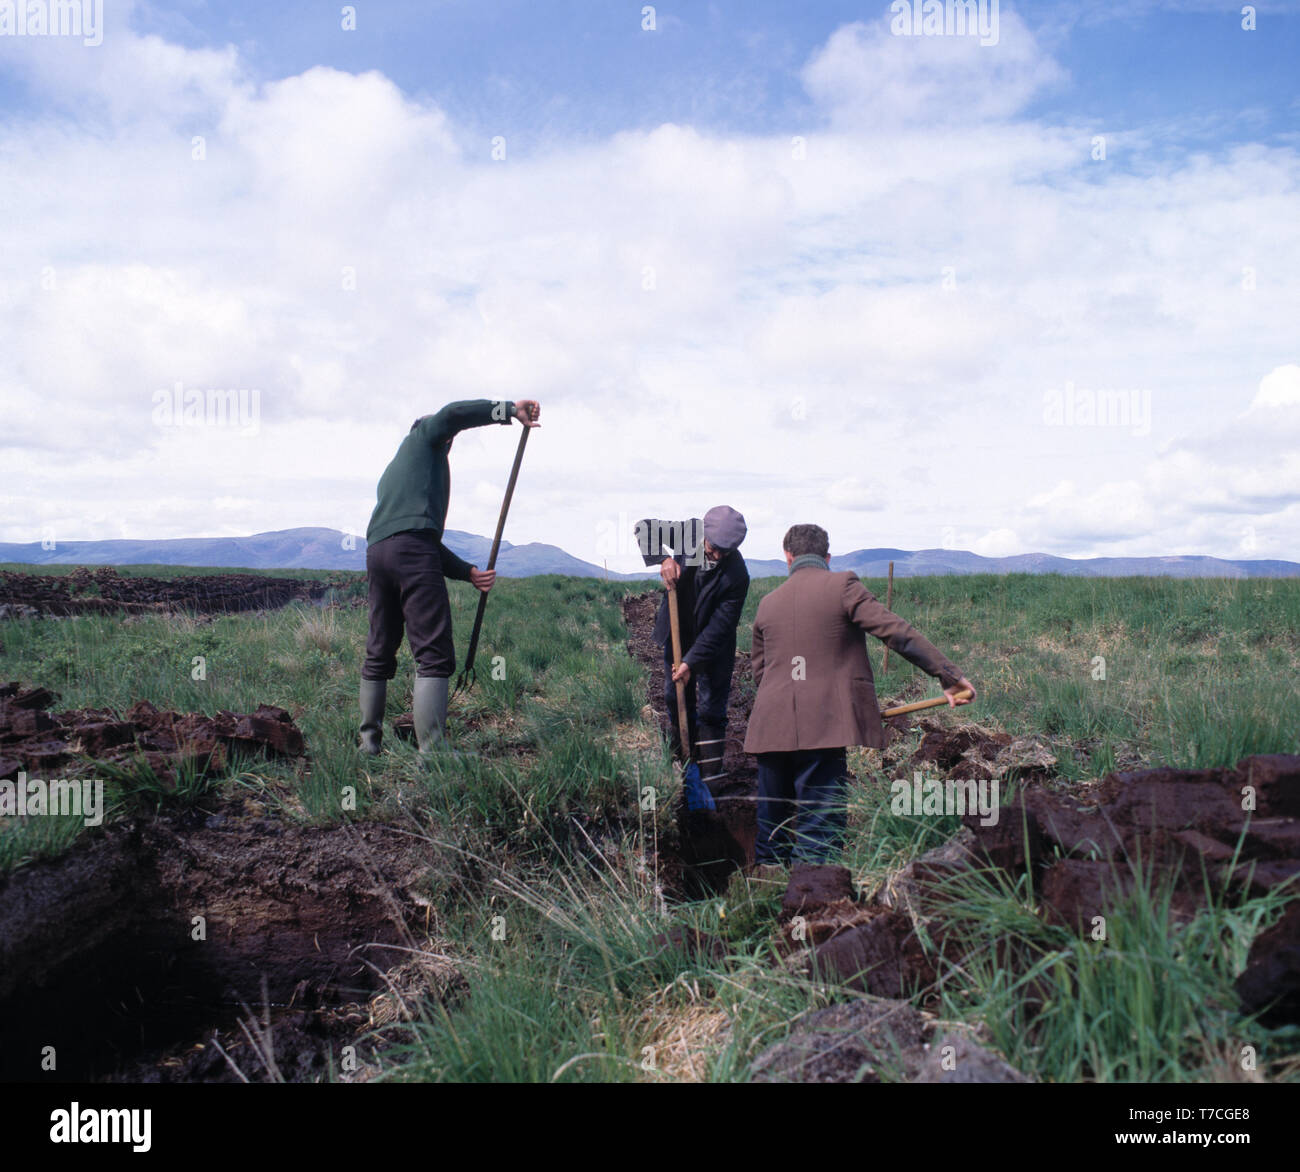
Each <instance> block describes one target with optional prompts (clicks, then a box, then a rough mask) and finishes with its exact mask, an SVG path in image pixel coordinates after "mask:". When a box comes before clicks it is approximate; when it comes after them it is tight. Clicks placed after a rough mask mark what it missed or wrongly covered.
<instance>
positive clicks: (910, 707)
mask: <svg viewBox="0 0 1300 1172" xmlns="http://www.w3.org/2000/svg"><path fill="white" fill-rule="evenodd" d="M969 695H970V693H969V692H968V691H966V689H965V688H963V689H962V690H961V691H960V692H958V693H957V695H956V696H955V697H954V699H957V700H964V699H965V698H966V697H967V696H969ZM947 703H948V697H947V696H936V697H935V698H934V699H933V700H918V701H917V702H916V703H915V704H900V705H899V706H898V707H897V708H886V709H885V710H884V712H882V713H881V714H880V715H881V716H902V715H903V713H904V712H919V711H920V710H921V709H922V708H938V707H939V705H940V704H947Z"/></svg>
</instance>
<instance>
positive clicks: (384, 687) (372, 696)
mask: <svg viewBox="0 0 1300 1172" xmlns="http://www.w3.org/2000/svg"><path fill="white" fill-rule="evenodd" d="M387 698H388V681H387V680H362V681H361V751H362V752H363V753H365V754H367V755H369V756H371V757H373V756H376V755H377V754H378V753H379V749H380V746H381V744H382V743H383V739H384V701H385V700H386V699H387Z"/></svg>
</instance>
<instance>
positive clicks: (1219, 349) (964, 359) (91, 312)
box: [0, 0, 1300, 569]
mask: <svg viewBox="0 0 1300 1172" xmlns="http://www.w3.org/2000/svg"><path fill="white" fill-rule="evenodd" d="M105 6H106V19H105V26H106V27H105V37H104V43H103V45H101V46H98V47H85V46H81V45H79V44H75V43H71V42H69V41H67V40H66V39H63V40H60V39H58V38H26V39H24V38H20V37H4V36H0V185H2V187H0V189H2V190H4V191H5V192H6V193H7V200H6V203H7V205H8V206H7V209H6V213H7V214H6V215H5V216H4V217H3V218H2V219H0V256H3V257H4V258H5V259H4V261H3V262H0V304H2V305H3V306H4V307H5V311H6V312H5V315H4V317H3V319H0V353H2V354H4V355H5V357H4V358H0V404H2V405H3V407H4V408H5V415H6V417H7V419H8V421H9V424H10V426H9V427H8V428H7V429H6V430H7V432H8V434H7V436H0V456H2V457H3V458H5V459H6V460H7V461H8V462H9V463H10V466H11V467H16V468H18V469H20V470H21V471H22V472H23V475H22V476H21V477H20V478H19V479H18V480H17V482H16V483H15V482H12V481H11V483H10V485H9V486H7V488H6V490H5V491H7V492H8V494H9V495H8V496H6V497H0V540H10V541H24V540H36V539H39V538H40V537H42V536H44V535H46V534H53V535H55V536H56V537H58V536H61V537H62V538H64V539H75V538H88V537H113V536H132V537H150V536H153V537H167V536H181V535H221V534H237V533H244V532H251V531H255V530H260V529H267V528H281V527H288V526H292V525H299V524H322V525H331V526H333V527H336V528H340V529H346V530H353V531H363V530H364V527H365V522H366V519H367V517H368V513H369V508H370V505H371V503H372V502H373V492H374V482H375V480H376V479H377V478H378V474H379V472H380V471H381V470H382V468H383V465H384V463H385V462H386V460H387V457H388V455H389V454H391V449H392V447H393V446H394V445H395V443H396V441H397V439H400V437H401V435H402V434H404V431H405V428H406V426H408V425H409V419H410V418H412V417H414V415H416V414H424V413H427V412H429V411H431V410H435V409H436V408H437V406H439V405H440V404H441V402H443V401H446V400H447V399H450V398H460V397H477V396H479V395H482V396H485V397H494V396H496V395H502V396H515V397H520V396H523V395H525V394H528V395H532V396H535V397H537V398H540V399H541V400H542V401H543V404H544V409H545V410H546V425H545V427H544V433H545V436H546V439H545V440H544V441H543V443H541V444H537V445H533V446H532V447H530V453H529V460H530V467H529V469H528V473H529V474H530V476H531V483H529V482H528V481H529V478H528V477H526V478H525V485H524V486H522V489H523V497H522V500H521V502H520V507H519V508H518V510H517V512H516V513H515V514H512V533H511V534H509V536H510V537H511V538H512V539H513V540H517V541H525V540H539V541H549V542H553V543H555V544H558V545H562V546H564V547H565V548H566V549H569V550H570V551H571V552H573V553H575V554H577V555H578V556H581V557H584V558H587V559H589V560H594V561H600V560H608V561H609V563H610V565H611V567H612V568H619V569H630V568H633V567H634V566H635V564H636V558H635V556H634V553H633V551H632V550H631V548H630V537H628V538H626V539H625V538H624V536H623V535H622V534H623V529H624V528H625V527H626V526H625V524H624V522H625V520H627V519H631V520H635V519H636V518H637V517H639V516H642V515H644V514H645V513H647V512H654V513H658V514H661V515H667V514H672V513H681V514H683V515H686V514H695V515H698V514H699V513H702V512H703V511H704V510H705V509H707V508H708V507H709V506H710V505H712V504H716V503H720V502H722V501H725V502H726V503H732V504H734V505H736V507H738V508H741V510H742V511H743V512H745V513H746V515H747V516H748V517H749V518H750V520H751V531H752V534H753V537H752V538H751V543H752V544H753V546H754V548H753V549H752V550H750V551H749V552H751V553H752V554H753V556H759V557H761V556H775V554H776V551H777V548H778V547H779V539H780V535H781V533H782V532H783V531H784V529H785V527H786V526H787V525H788V524H791V523H794V522H795V521H799V520H819V521H821V522H822V523H824V524H826V525H827V527H828V528H829V529H830V530H831V533H832V540H833V542H835V543H836V545H837V547H838V548H840V549H848V548H854V547H860V546H868V545H896V546H901V547H906V548H927V547H934V546H938V545H956V546H959V547H962V548H973V549H976V550H977V551H978V552H983V553H989V554H1000V553H1015V552H1028V551H1030V550H1036V549H1037V550H1045V551H1048V552H1053V553H1060V554H1065V555H1072V556H1087V555H1105V554H1135V555H1136V554H1163V553H1209V554H1216V555H1219V556H1225V557H1287V558H1293V559H1297V560H1300V465H1298V464H1297V460H1298V459H1300V457H1297V455H1296V452H1297V450H1300V442H1298V441H1300V353H1297V351H1298V350H1300V331H1297V330H1296V329H1295V326H1294V320H1295V313H1294V307H1295V305H1296V304H1300V215H1297V212H1300V196H1298V188H1297V185H1298V183H1300V136H1298V134H1297V131H1298V129H1300V82H1298V81H1297V77H1298V76H1300V70H1297V69H1296V67H1295V66H1296V62H1297V59H1300V52H1298V50H1300V3H1286V4H1280V3H1273V4H1267V3H1265V4H1259V5H1256V6H1255V7H1256V9H1257V15H1256V21H1257V28H1256V29H1255V30H1254V31H1245V30H1243V29H1242V27H1241V21H1242V15H1241V8H1242V5H1240V4H1219V3H1209V2H1206V0H1169V2H1160V0H1130V2H1126V3H1118V2H1103V3H1094V4H1081V3H1068V4H1066V3H1061V4H1057V3H1050V2H1032V3H1022V4H1010V3H1002V4H1001V5H999V6H998V16H999V20H1000V34H1001V35H1000V39H999V42H998V44H996V45H991V46H983V47H981V46H978V45H977V44H976V43H975V42H974V41H973V39H971V38H958V37H899V36H894V35H892V34H891V32H890V28H889V23H890V6H889V5H888V4H887V3H873V4H849V3H839V2H828V3H814V4H808V5H803V6H794V5H790V4H788V3H776V2H768V0H749V2H745V3H692V4H688V5H681V6H677V7H674V6H671V5H665V4H659V5H655V6H654V7H655V23H656V28H655V30H654V31H652V32H648V31H645V30H643V29H642V27H641V26H642V8H643V5H642V4H640V3H614V2H610V0H601V2H597V0H590V2H575V3H523V2H514V0H506V2H502V3H492V4H475V3H459V2H457V3H427V2H426V3H415V2H409V3H408V2H402V0H386V2H381V0H364V2H363V3H361V4H359V5H357V28H356V30H355V31H344V30H343V29H341V27H340V9H341V8H342V5H341V4H337V3H332V2H331V3H302V2H286V3H279V4H275V5H266V4H253V3H222V4H201V3H191V2H185V0H177V2H176V3H172V4H158V3H145V2H144V0H137V2H134V3H129V2H118V3H114V0H105ZM495 136H502V137H503V138H504V141H505V143H506V158H505V159H494V158H493V157H492V154H491V151H492V144H493V139H494V137H495ZM1100 139H1104V148H1105V149H1104V157H1101V158H1098V157H1097V149H1098V147H1097V144H1098V141H1099V140H1100ZM196 144H201V145H196ZM349 273H350V274H351V276H349V275H348V274H349ZM178 383H179V384H182V385H183V387H187V388H191V389H194V388H197V389H199V391H201V392H202V393H203V394H205V395H207V394H208V393H209V392H211V391H212V390H214V389H232V388H235V389H239V390H241V391H244V392H249V391H252V390H256V391H257V425H256V427H255V428H244V429H242V430H241V429H237V428H232V427H230V426H228V425H226V424H223V423H221V422H220V421H217V422H216V423H215V424H213V425H212V426H203V427H181V426H169V425H167V424H166V423H160V422H159V418H158V415H157V412H156V410H154V407H155V403H154V396H156V395H157V394H158V393H159V392H160V391H161V390H162V389H164V388H167V389H170V388H174V387H175V386H176V385H177V384H178ZM1063 396H1064V397H1071V398H1073V399H1075V400H1077V402H1078V404H1079V406H1080V410H1079V411H1077V412H1076V411H1074V410H1071V411H1070V412H1069V414H1068V417H1066V418H1061V417H1060V415H1059V413H1057V414H1055V415H1054V414H1053V411H1054V410H1055V405H1058V404H1059V403H1060V402H1061V401H1062V397H1063ZM51 405H53V406H54V407H55V410H51V409H50V408H51ZM1097 409H1100V410H1102V411H1103V412H1105V411H1110V412H1111V413H1112V415H1111V417H1110V419H1109V422H1106V421H1105V420H1103V422H1102V423H1100V424H1093V423H1091V422H1089V421H1088V420H1089V415H1088V412H1089V411H1093V410H1097ZM1116 412H1118V414H1116ZM1081 420H1082V422H1081ZM209 422H212V421H209ZM502 446H503V445H502V443H501V442H495V443H494V442H493V439H492V437H490V436H486V435H474V436H471V437H466V442H464V443H463V444H461V445H458V448H457V459H456V469H455V474H456V484H457V495H456V497H455V499H454V501H453V509H452V515H451V517H450V518H449V524H451V525H452V526H453V527H455V528H459V529H468V530H475V531H479V532H484V531H488V530H490V528H491V525H492V521H493V518H494V516H495V508H496V503H497V502H498V501H499V492H500V483H499V482H500V481H501V479H502V475H501V468H500V467H499V465H501V464H502V462H503V460H504V461H505V462H506V463H508V452H504V451H503V450H499V449H502ZM507 446H508V445H507ZM577 469H581V475H576V474H575V470H577ZM106 485H108V486H111V487H108V488H106V487H105V486H106ZM515 526H518V530H517V531H516V530H515V528H514V527H515ZM611 534H615V535H617V536H616V537H611ZM837 535H841V536H840V537H839V538H838V539H837Z"/></svg>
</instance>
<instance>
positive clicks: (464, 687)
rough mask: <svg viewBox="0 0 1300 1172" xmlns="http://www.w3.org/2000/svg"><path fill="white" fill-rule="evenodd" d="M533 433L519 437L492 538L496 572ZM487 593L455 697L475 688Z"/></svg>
mask: <svg viewBox="0 0 1300 1172" xmlns="http://www.w3.org/2000/svg"><path fill="white" fill-rule="evenodd" d="M530 431H532V428H531V427H527V426H525V427H524V429H523V432H522V433H521V434H520V436H519V447H518V448H516V449H515V463H514V467H512V468H511V469H510V483H509V484H507V485H506V499H505V500H504V501H502V502H501V516H500V517H498V518H497V532H496V536H495V537H493V538H492V552H491V553H490V554H489V555H488V564H487V568H488V569H489V570H495V569H496V565H497V551H498V550H500V548H501V534H502V533H503V532H504V531H505V527H506V514H507V513H508V512H509V511H510V498H511V497H512V496H514V495H515V481H517V480H518V479H519V465H520V464H522V463H523V460H524V445H525V444H526V443H528V433H529V432H530ZM487 600H488V596H487V592H486V591H484V592H481V593H480V594H479V596H478V613H477V614H476V615H475V616H474V631H473V633H472V634H471V635H470V637H469V651H468V652H466V654H465V667H464V668H463V669H462V670H461V673H460V675H458V676H457V677H456V687H455V689H454V690H453V691H452V695H453V696H457V695H459V694H460V693H461V692H467V691H469V689H470V688H472V687H473V686H474V679H475V676H474V655H475V653H476V652H477V651H478V636H479V632H480V631H481V630H482V629H483V612H484V611H485V610H487Z"/></svg>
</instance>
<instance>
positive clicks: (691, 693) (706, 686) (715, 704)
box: [664, 643, 736, 752]
mask: <svg viewBox="0 0 1300 1172" xmlns="http://www.w3.org/2000/svg"><path fill="white" fill-rule="evenodd" d="M720 660H722V661H721V662H714V663H710V664H708V665H704V666H701V667H699V668H692V669H691V678H690V680H688V681H687V684H686V720H687V722H688V723H689V724H690V731H689V734H688V735H689V736H690V740H691V744H692V745H694V744H695V737H696V722H697V721H698V722H700V723H703V724H713V725H720V726H722V727H723V728H726V726H727V701H728V699H729V698H730V696H731V675H732V672H733V671H734V670H735V666H736V653H735V652H734V651H733V652H732V653H731V656H730V657H726V656H722V657H720ZM664 703H665V704H666V705H667V706H668V716H669V721H670V723H671V725H672V731H673V751H674V752H678V751H679V747H678V743H677V740H678V736H679V733H678V729H677V685H676V684H674V683H673V648H672V644H671V643H669V644H668V645H667V646H665V647H664Z"/></svg>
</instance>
